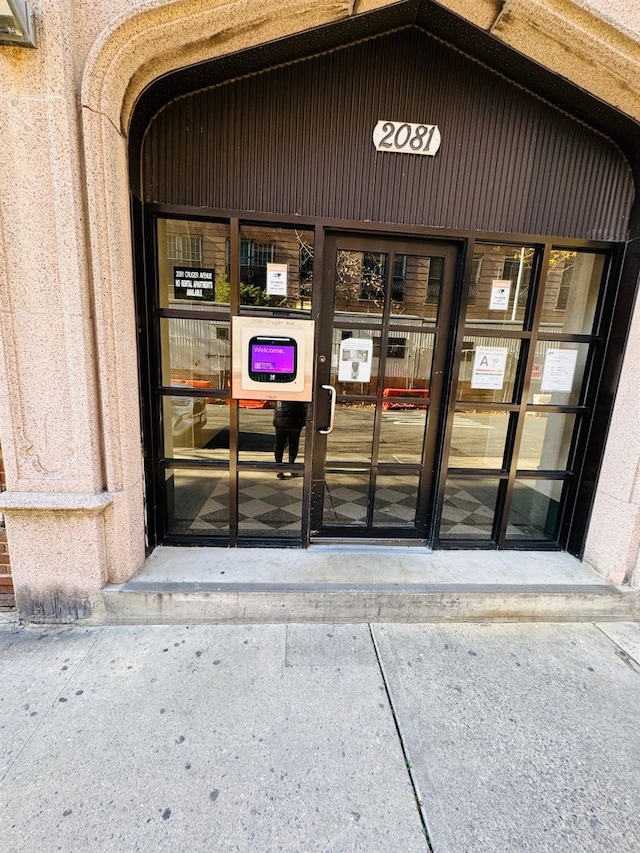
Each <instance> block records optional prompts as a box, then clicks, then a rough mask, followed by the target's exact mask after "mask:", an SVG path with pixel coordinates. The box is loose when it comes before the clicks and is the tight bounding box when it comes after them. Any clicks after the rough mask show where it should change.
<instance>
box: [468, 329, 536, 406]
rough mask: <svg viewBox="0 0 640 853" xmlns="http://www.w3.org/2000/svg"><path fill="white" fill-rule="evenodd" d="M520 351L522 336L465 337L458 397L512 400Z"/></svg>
mask: <svg viewBox="0 0 640 853" xmlns="http://www.w3.org/2000/svg"><path fill="white" fill-rule="evenodd" d="M519 355H520V341H519V340H513V339H509V338H488V337H486V338H479V337H478V338H472V337H465V339H464V341H463V343H462V358H461V359H460V372H459V374H458V388H457V393H456V399H457V400H465V401H466V400H475V401H478V402H485V403H511V402H513V389H514V385H515V379H516V371H517V368H518V357H519Z"/></svg>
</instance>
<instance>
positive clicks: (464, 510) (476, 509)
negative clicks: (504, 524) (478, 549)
mask: <svg viewBox="0 0 640 853" xmlns="http://www.w3.org/2000/svg"><path fill="white" fill-rule="evenodd" d="M499 485H500V481H499V480H489V479H482V480H464V479H456V478H448V479H447V483H446V486H445V493H444V505H443V507H442V520H441V521H440V538H441V539H481V540H484V541H490V540H491V531H492V529H493V516H494V513H495V508H496V500H497V497H498V486H499Z"/></svg>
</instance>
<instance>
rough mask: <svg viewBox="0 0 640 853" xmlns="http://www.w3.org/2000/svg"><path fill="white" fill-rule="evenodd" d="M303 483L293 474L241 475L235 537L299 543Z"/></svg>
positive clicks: (252, 473) (251, 473)
mask: <svg viewBox="0 0 640 853" xmlns="http://www.w3.org/2000/svg"><path fill="white" fill-rule="evenodd" d="M302 483H303V478H302V477H301V476H300V477H299V476H298V475H297V473H296V474H288V475H287V476H286V477H284V478H280V477H278V475H277V474H276V472H275V471H240V473H239V475H238V535H239V536H278V537H291V538H293V539H299V538H300V536H301V530H302Z"/></svg>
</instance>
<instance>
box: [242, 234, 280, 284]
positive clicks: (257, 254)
mask: <svg viewBox="0 0 640 853" xmlns="http://www.w3.org/2000/svg"><path fill="white" fill-rule="evenodd" d="M274 257H275V243H272V242H264V241H261V240H240V281H241V282H242V283H243V284H252V285H254V286H256V287H259V288H261V289H262V290H264V289H265V288H266V286H267V264H271V263H273V259H274Z"/></svg>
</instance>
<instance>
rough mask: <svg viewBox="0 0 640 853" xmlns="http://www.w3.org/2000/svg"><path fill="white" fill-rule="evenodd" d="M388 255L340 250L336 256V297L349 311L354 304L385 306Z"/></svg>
mask: <svg viewBox="0 0 640 853" xmlns="http://www.w3.org/2000/svg"><path fill="white" fill-rule="evenodd" d="M385 271H386V255H384V254H378V253H375V252H353V251H350V250H348V249H339V250H338V254H337V256H336V297H337V298H338V299H342V300H344V302H345V303H346V309H347V310H348V309H349V307H350V306H351V303H353V302H359V301H360V300H366V301H367V302H373V303H374V305H376V306H378V307H380V306H381V305H383V304H384V285H385V277H386V276H385Z"/></svg>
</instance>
